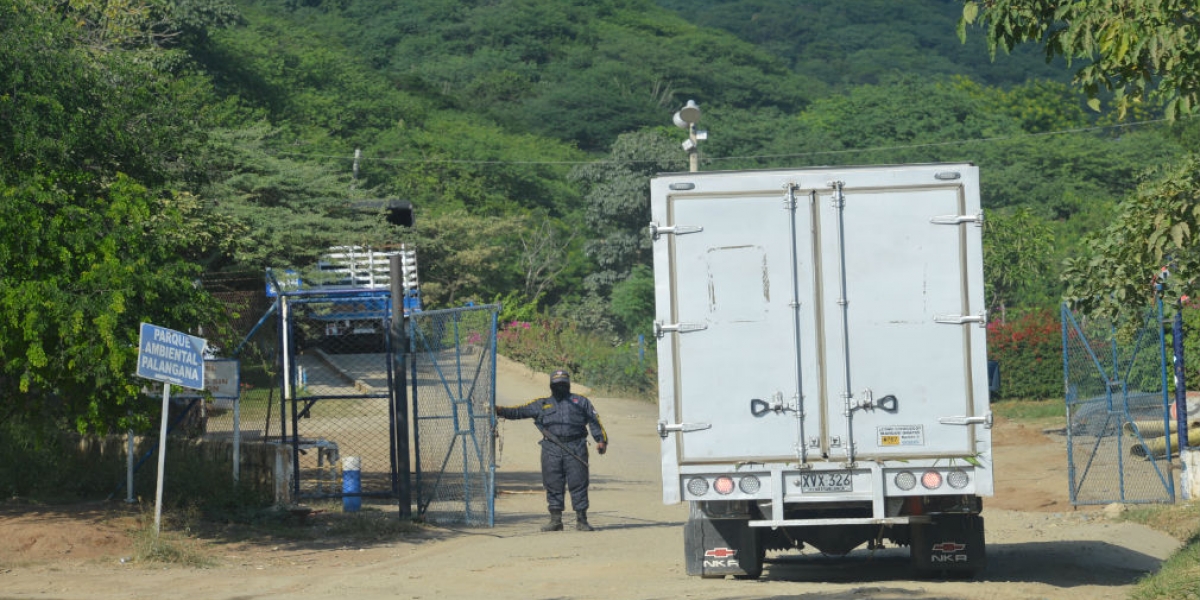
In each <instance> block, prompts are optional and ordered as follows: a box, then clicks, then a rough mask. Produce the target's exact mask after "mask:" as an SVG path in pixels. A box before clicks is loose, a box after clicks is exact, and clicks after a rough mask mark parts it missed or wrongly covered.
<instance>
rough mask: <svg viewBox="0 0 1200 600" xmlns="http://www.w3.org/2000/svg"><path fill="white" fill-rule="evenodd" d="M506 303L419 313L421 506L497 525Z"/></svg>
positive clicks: (435, 516)
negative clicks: (499, 328)
mask: <svg viewBox="0 0 1200 600" xmlns="http://www.w3.org/2000/svg"><path fill="white" fill-rule="evenodd" d="M498 311H499V306H497V305H488V306H472V307H464V308H455V309H449V310H436V311H425V312H418V313H413V315H412V316H411V318H410V319H409V326H410V328H409V332H410V333H409V339H410V340H411V344H412V357H413V360H412V364H411V378H412V406H413V417H414V419H413V422H414V431H413V434H414V438H415V442H416V443H415V447H416V464H417V470H416V485H415V488H416V496H417V513H418V514H419V515H421V516H423V517H425V518H426V519H428V520H430V521H434V522H439V523H465V524H469V525H485V526H488V527H491V526H493V525H495V485H496V484H495V481H496V451H495V435H494V432H495V423H496V420H495V415H494V409H495V405H496V316H497V313H498Z"/></svg>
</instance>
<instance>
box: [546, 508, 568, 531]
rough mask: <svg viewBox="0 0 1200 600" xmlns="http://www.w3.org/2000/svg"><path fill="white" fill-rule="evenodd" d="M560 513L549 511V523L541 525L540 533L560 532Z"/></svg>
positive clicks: (558, 511) (561, 527)
mask: <svg viewBox="0 0 1200 600" xmlns="http://www.w3.org/2000/svg"><path fill="white" fill-rule="evenodd" d="M562 529H563V526H562V511H561V510H552V511H550V522H549V523H546V524H545V525H542V531H562Z"/></svg>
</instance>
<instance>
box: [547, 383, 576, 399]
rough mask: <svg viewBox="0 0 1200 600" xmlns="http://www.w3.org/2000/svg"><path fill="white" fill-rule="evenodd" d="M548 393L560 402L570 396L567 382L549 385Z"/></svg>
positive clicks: (569, 386)
mask: <svg viewBox="0 0 1200 600" xmlns="http://www.w3.org/2000/svg"><path fill="white" fill-rule="evenodd" d="M550 393H551V394H554V397H555V398H558V399H560V400H561V399H563V398H566V397H567V396H570V395H571V384H570V383H568V382H562V383H552V384H550Z"/></svg>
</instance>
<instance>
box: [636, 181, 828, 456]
mask: <svg viewBox="0 0 1200 600" xmlns="http://www.w3.org/2000/svg"><path fill="white" fill-rule="evenodd" d="M756 183H757V184H763V183H765V182H762V181H758V180H756V179H753V178H747V179H743V180H741V181H740V182H737V183H727V184H725V185H722V186H720V187H719V188H717V189H713V190H712V191H711V192H710V193H706V194H686V193H685V194H672V195H670V197H669V199H668V200H667V201H666V202H665V203H664V204H663V205H662V214H661V215H656V217H658V218H661V223H662V224H663V225H666V226H669V227H673V230H671V229H668V231H671V233H669V234H662V235H660V239H659V240H658V241H656V242H655V252H656V253H663V256H661V257H658V258H657V259H656V264H659V263H664V264H669V265H670V266H669V269H668V271H669V273H666V272H663V271H661V270H659V271H658V272H657V274H656V276H657V277H659V280H658V281H657V285H658V286H664V287H665V289H662V290H660V294H659V295H658V299H659V300H658V304H659V306H658V317H659V319H658V321H659V324H660V325H661V326H662V328H663V329H664V330H665V331H664V334H663V336H662V338H661V339H660V340H659V357H660V364H659V368H660V369H671V371H672V372H673V373H674V375H675V376H674V377H673V378H670V379H671V381H669V382H667V385H668V386H670V387H672V388H673V389H670V390H662V389H660V394H661V393H663V392H665V393H666V394H669V395H670V396H671V400H670V401H667V400H666V399H665V397H664V402H663V403H661V405H660V406H661V407H662V408H663V412H662V414H661V416H662V418H663V425H665V426H666V427H667V428H668V429H669V430H670V429H671V428H674V429H673V431H668V432H663V435H664V452H665V453H666V456H665V457H664V458H665V460H666V462H668V463H673V462H678V463H699V462H722V463H728V462H737V461H743V460H755V461H763V460H764V459H778V460H794V459H795V457H796V456H797V454H798V452H799V450H800V449H799V446H798V445H799V444H800V440H801V430H802V421H801V419H800V414H801V413H800V407H799V405H798V401H799V394H798V392H799V389H800V386H801V385H803V383H802V378H801V374H802V373H803V372H805V371H811V372H813V373H815V372H816V357H817V346H816V340H815V339H814V338H812V337H811V336H809V337H802V336H798V335H797V333H798V331H804V330H810V329H812V328H813V326H814V325H815V321H813V316H814V313H813V311H811V310H807V311H804V310H797V308H798V307H797V306H795V303H796V302H797V300H798V299H803V300H801V302H802V304H804V305H807V304H808V303H809V299H811V298H813V297H814V290H813V287H812V286H813V283H814V278H813V272H812V269H811V266H810V263H806V265H805V266H802V268H801V272H800V274H799V276H797V271H796V269H795V268H794V267H795V266H796V264H795V263H794V262H793V252H792V251H793V248H794V247H795V245H794V243H793V238H794V236H795V235H798V234H797V232H800V234H801V235H802V236H803V237H804V238H806V239H807V238H808V237H809V235H810V232H811V229H812V226H813V225H812V222H811V218H810V217H811V213H810V212H809V211H808V209H807V207H805V208H804V209H803V210H799V211H792V210H788V209H787V208H786V207H785V206H784V190H783V189H781V188H779V187H777V186H776V187H773V188H772V187H770V186H767V185H761V187H756V188H754V189H739V188H741V187H743V186H745V185H754V184H756ZM663 275H666V276H665V277H663ZM661 292H665V293H661ZM800 318H803V319H804V320H805V321H804V322H799V323H798V322H797V319H800ZM662 361H666V362H668V363H669V364H663V363H662ZM804 361H807V363H805V362H804ZM802 365H804V366H803V367H802ZM814 383H815V381H814ZM661 387H662V383H661V379H660V388H661ZM815 389H816V388H815V387H813V388H812V389H811V390H810V396H811V393H812V392H815ZM764 408H765V409H766V410H767V412H765V413H764V412H763V410H764ZM814 433H815V432H814Z"/></svg>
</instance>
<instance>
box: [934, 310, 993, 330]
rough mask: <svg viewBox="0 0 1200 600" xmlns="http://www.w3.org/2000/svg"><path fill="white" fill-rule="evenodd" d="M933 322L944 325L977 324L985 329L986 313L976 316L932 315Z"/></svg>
mask: <svg viewBox="0 0 1200 600" xmlns="http://www.w3.org/2000/svg"><path fill="white" fill-rule="evenodd" d="M933 322H934V323H942V324H945V325H966V324H967V323H979V326H980V327H987V311H983V312H981V313H979V314H977V315H934V316H933Z"/></svg>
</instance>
